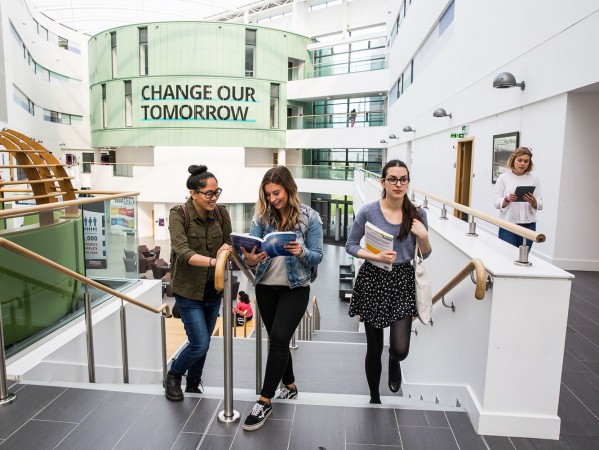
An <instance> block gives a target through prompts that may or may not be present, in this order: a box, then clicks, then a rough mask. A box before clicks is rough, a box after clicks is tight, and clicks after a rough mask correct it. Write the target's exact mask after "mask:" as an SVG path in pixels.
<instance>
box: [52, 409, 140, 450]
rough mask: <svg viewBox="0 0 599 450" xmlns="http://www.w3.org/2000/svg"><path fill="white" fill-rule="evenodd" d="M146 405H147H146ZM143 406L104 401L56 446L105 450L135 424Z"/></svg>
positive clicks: (60, 447)
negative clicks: (118, 404)
mask: <svg viewBox="0 0 599 450" xmlns="http://www.w3.org/2000/svg"><path fill="white" fill-rule="evenodd" d="M144 406H145V405H144ZM142 410H143V408H134V407H126V406H112V405H111V404H110V403H106V402H103V403H101V404H100V405H98V407H97V408H96V409H94V410H93V411H92V413H91V414H89V415H88V416H87V417H86V418H85V419H84V420H83V421H82V422H81V423H80V424H79V425H78V426H77V427H76V428H75V429H74V430H73V432H72V433H71V434H69V435H68V436H67V437H66V439H65V440H64V441H62V442H61V443H60V444H59V445H58V446H57V447H56V448H59V449H85V450H94V449H98V450H105V449H107V448H112V447H113V446H114V445H115V444H116V443H117V442H118V441H119V440H120V439H121V438H122V437H123V435H124V434H125V432H126V431H127V430H128V429H129V427H131V426H132V425H133V423H134V422H135V419H136V418H137V417H138V416H139V414H140V413H141V411H142Z"/></svg>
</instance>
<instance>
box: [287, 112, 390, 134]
mask: <svg viewBox="0 0 599 450" xmlns="http://www.w3.org/2000/svg"><path fill="white" fill-rule="evenodd" d="M351 116H352V113H333V114H314V115H312V114H311V115H299V116H288V117H287V129H288V130H306V129H308V130H311V129H318V128H354V127H355V128H364V127H383V126H385V125H387V112H386V111H384V110H374V111H360V112H356V113H355V120H354V121H352V117H351Z"/></svg>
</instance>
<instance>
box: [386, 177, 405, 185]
mask: <svg viewBox="0 0 599 450" xmlns="http://www.w3.org/2000/svg"><path fill="white" fill-rule="evenodd" d="M383 180H384V181H386V182H387V183H389V184H392V185H393V186H395V185H396V184H397V183H398V182H399V184H408V183H409V182H410V178H409V177H401V178H397V177H387V178H383Z"/></svg>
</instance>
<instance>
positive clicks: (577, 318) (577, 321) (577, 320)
mask: <svg viewBox="0 0 599 450" xmlns="http://www.w3.org/2000/svg"><path fill="white" fill-rule="evenodd" d="M568 325H570V326H574V325H597V322H594V321H593V320H591V319H590V318H589V317H587V316H585V315H584V314H582V313H581V312H580V311H578V310H577V309H575V308H570V309H569V310H568Z"/></svg>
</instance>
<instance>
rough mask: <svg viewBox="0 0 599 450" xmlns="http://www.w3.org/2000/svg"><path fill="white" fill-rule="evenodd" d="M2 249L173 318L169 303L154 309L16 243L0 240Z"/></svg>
mask: <svg viewBox="0 0 599 450" xmlns="http://www.w3.org/2000/svg"><path fill="white" fill-rule="evenodd" d="M0 247H4V248H6V249H8V250H10V251H13V252H15V253H18V254H19V255H21V256H24V257H25V258H29V259H31V260H33V261H35V262H37V263H38V264H41V265H43V266H46V267H49V268H51V269H54V270H56V271H57V272H61V273H63V274H65V275H66V276H68V277H70V278H73V279H75V280H79V281H81V282H82V283H85V284H87V285H89V286H92V287H95V288H96V289H98V290H100V291H102V292H106V293H107V294H110V295H112V296H114V297H118V298H120V299H122V300H125V301H127V302H129V303H131V304H133V305H135V306H139V307H140V308H143V309H145V310H147V311H150V312H153V313H156V314H161V313H162V312H163V311H164V314H165V315H166V317H171V309H170V306H169V305H168V304H167V303H163V304H162V305H160V307H159V308H154V307H152V306H150V305H146V304H145V303H142V302H140V301H139V300H136V299H134V298H133V297H129V296H128V295H125V294H123V293H121V292H119V291H115V290H114V289H111V288H109V287H107V286H104V285H103V284H100V283H98V282H97V281H94V280H92V279H91V278H87V277H86V276H84V275H81V274H80V273H78V272H75V271H74V270H71V269H68V268H66V267H64V266H61V265H60V264H58V263H55V262H54V261H52V260H49V259H48V258H44V257H43V256H41V255H38V254H37V253H35V252H32V251H31V250H29V249H27V248H25V247H21V246H20V245H18V244H15V243H14V242H11V241H9V240H8V239H5V238H0Z"/></svg>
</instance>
